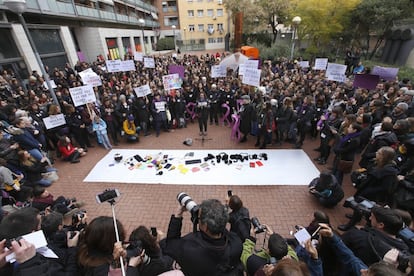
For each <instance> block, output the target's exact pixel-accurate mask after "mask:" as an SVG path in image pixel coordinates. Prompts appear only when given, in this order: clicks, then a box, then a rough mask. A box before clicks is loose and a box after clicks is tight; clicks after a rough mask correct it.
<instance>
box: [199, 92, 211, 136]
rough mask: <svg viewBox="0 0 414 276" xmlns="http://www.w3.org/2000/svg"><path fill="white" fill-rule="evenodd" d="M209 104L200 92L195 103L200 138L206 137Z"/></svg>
mask: <svg viewBox="0 0 414 276" xmlns="http://www.w3.org/2000/svg"><path fill="white" fill-rule="evenodd" d="M209 109H210V104H209V103H208V101H207V98H206V95H205V94H204V92H201V93H200V95H199V96H198V99H197V102H196V112H197V116H198V127H199V128H200V136H201V135H207V121H208V114H209Z"/></svg>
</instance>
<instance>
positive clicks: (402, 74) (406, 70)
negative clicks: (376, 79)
mask: <svg viewBox="0 0 414 276" xmlns="http://www.w3.org/2000/svg"><path fill="white" fill-rule="evenodd" d="M362 63H363V64H364V66H365V67H369V68H374V66H383V67H393V66H392V65H389V64H385V63H382V62H379V61H376V60H362ZM398 68H400V69H399V70H398V79H399V80H402V79H404V78H407V79H410V80H412V79H413V76H414V68H410V67H407V66H398Z"/></svg>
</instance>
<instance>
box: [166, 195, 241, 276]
mask: <svg viewBox="0 0 414 276" xmlns="http://www.w3.org/2000/svg"><path fill="white" fill-rule="evenodd" d="M178 200H179V202H180V204H179V207H178V209H177V211H176V213H175V214H174V215H172V216H171V219H170V223H169V227H168V232H167V238H166V240H165V245H164V244H162V251H163V253H164V254H166V255H169V256H171V257H172V258H173V259H174V260H175V261H176V262H177V263H178V264H179V265H180V267H181V270H182V271H183V273H184V274H185V275H186V276H204V275H205V276H211V275H230V273H232V274H231V275H243V272H242V267H241V264H240V256H241V253H242V243H241V241H240V239H239V238H238V237H237V235H236V234H235V233H232V232H228V231H227V230H226V224H227V222H228V219H229V216H228V213H227V209H226V208H225V206H224V205H223V204H222V203H221V202H220V201H219V200H217V199H208V200H204V201H203V202H202V203H201V204H200V205H197V204H196V203H195V202H194V201H193V200H192V199H191V198H190V197H189V196H188V195H186V194H185V193H180V194H179V195H178ZM186 210H188V211H189V212H190V213H191V216H192V222H193V224H194V226H195V227H194V229H195V231H193V233H189V234H187V235H186V236H184V237H182V236H181V228H182V223H183V213H184V211H186ZM197 225H198V230H197Z"/></svg>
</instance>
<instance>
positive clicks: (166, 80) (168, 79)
mask: <svg viewBox="0 0 414 276" xmlns="http://www.w3.org/2000/svg"><path fill="white" fill-rule="evenodd" d="M162 84H163V85H164V89H165V90H167V91H168V90H171V89H178V88H181V84H182V80H181V79H180V76H179V75H178V74H170V75H165V76H162Z"/></svg>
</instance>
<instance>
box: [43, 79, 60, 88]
mask: <svg viewBox="0 0 414 276" xmlns="http://www.w3.org/2000/svg"><path fill="white" fill-rule="evenodd" d="M49 83H50V86H51V87H52V88H53V89H55V88H56V87H57V85H56V83H55V81H54V80H50V81H49ZM43 86H44V88H46V89H49V87H47V83H46V81H44V82H43Z"/></svg>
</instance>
